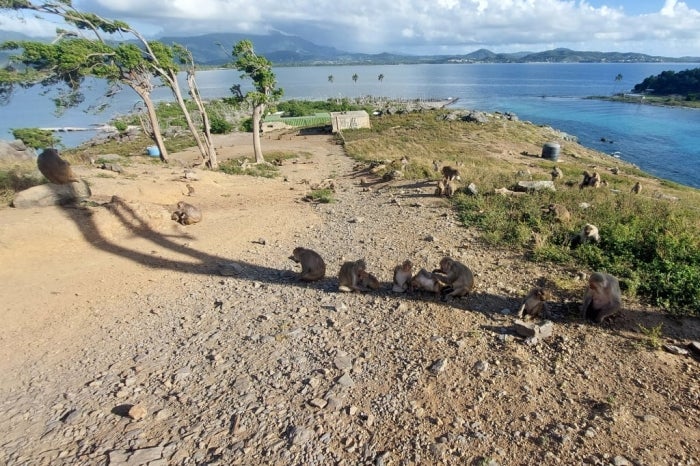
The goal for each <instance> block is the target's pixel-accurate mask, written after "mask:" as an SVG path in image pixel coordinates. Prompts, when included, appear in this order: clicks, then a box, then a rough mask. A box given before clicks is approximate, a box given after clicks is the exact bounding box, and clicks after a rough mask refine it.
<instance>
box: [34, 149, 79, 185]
mask: <svg viewBox="0 0 700 466" xmlns="http://www.w3.org/2000/svg"><path fill="white" fill-rule="evenodd" d="M36 165H37V168H39V171H40V172H41V174H42V175H44V176H45V177H46V179H47V180H49V181H50V182H52V183H54V184H68V183H77V182H79V181H80V180H79V179H78V177H77V176H76V175H75V173H73V169H72V168H71V166H70V163H68V162H66V161H65V160H63V159H62V158H61V157H60V156H59V155H58V151H57V150H56V149H51V148H49V149H44V150H43V152H42V153H41V154H39V156H38V157H37V159H36Z"/></svg>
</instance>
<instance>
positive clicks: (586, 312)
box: [581, 272, 622, 323]
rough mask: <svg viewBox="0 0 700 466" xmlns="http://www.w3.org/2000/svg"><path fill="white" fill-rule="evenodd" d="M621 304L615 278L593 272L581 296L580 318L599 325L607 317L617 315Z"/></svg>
mask: <svg viewBox="0 0 700 466" xmlns="http://www.w3.org/2000/svg"><path fill="white" fill-rule="evenodd" d="M621 303H622V300H621V298H620V283H619V282H618V280H617V278H615V277H613V276H612V275H610V274H607V273H603V272H593V273H592V274H591V276H590V278H589V279H588V287H587V288H586V292H585V293H584V295H583V304H582V305H581V317H582V318H584V319H587V320H592V321H593V322H596V323H601V322H602V321H603V320H604V319H606V318H607V317H610V316H611V315H614V314H617V312H618V311H619V310H620V305H621Z"/></svg>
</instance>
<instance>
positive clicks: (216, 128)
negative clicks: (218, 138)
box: [209, 115, 233, 134]
mask: <svg viewBox="0 0 700 466" xmlns="http://www.w3.org/2000/svg"><path fill="white" fill-rule="evenodd" d="M209 123H210V128H211V132H212V134H226V133H230V132H231V130H232V129H233V125H232V124H231V123H229V122H228V121H227V120H226V119H225V118H222V117H220V116H219V115H211V116H210V117H209Z"/></svg>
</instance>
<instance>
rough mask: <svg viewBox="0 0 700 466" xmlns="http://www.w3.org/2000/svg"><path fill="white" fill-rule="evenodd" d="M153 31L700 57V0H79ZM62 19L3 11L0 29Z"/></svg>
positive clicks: (42, 29)
mask: <svg viewBox="0 0 700 466" xmlns="http://www.w3.org/2000/svg"><path fill="white" fill-rule="evenodd" d="M73 4H74V6H75V7H76V8H78V9H81V10H83V11H91V12H94V13H98V14H101V15H103V16H105V17H108V18H117V19H121V20H124V21H126V22H128V23H129V24H131V25H132V26H134V27H135V28H137V29H138V30H139V31H141V32H142V33H144V34H146V35H147V36H149V37H157V36H160V35H170V36H172V35H198V34H204V33H208V32H242V33H250V34H266V33H267V32H270V31H279V32H282V33H286V34H292V35H297V36H300V37H302V38H304V39H307V40H310V41H312V42H314V43H316V44H319V45H330V46H334V47H337V48H339V49H342V50H347V51H351V52H367V53H379V52H398V53H408V54H453V53H457V54H461V53H469V52H472V51H474V50H476V49H479V48H487V49H490V50H492V51H494V52H517V51H533V52H539V51H543V50H548V49H552V48H556V47H568V48H572V49H575V50H596V51H604V52H610V51H619V52H640V53H647V54H650V55H663V56H673V57H680V56H688V55H690V56H700V0H694V1H685V2H682V1H676V0H666V1H646V0H645V1H640V0H628V1H626V2H625V1H600V0H599V1H593V0H590V1H573V0H571V1H562V0H370V1H362V0H357V1H348V0H313V1H311V0H286V1H285V0H249V1H229V0H149V1H144V0H74V1H73ZM56 26H57V25H56V24H50V25H47V24H46V23H43V24H42V23H41V22H39V21H36V20H34V19H32V18H29V17H27V18H25V22H23V23H19V22H18V21H17V20H16V19H15V18H14V15H12V14H6V13H5V14H3V16H2V18H0V29H2V30H21V31H22V32H25V33H30V34H33V35H38V34H42V35H51V34H52V33H53V31H54V30H55V28H56Z"/></svg>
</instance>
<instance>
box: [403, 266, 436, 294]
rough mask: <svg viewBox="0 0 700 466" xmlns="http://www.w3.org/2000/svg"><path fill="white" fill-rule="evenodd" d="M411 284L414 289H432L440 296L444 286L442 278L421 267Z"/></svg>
mask: <svg viewBox="0 0 700 466" xmlns="http://www.w3.org/2000/svg"><path fill="white" fill-rule="evenodd" d="M410 286H411V289H412V290H424V291H432V292H433V293H435V296H436V297H437V296H440V294H441V293H442V290H443V288H444V286H443V284H442V283H440V280H438V278H437V277H436V276H435V274H432V273H430V272H428V271H427V270H425V269H420V270H419V271H418V273H417V274H416V275H415V276H414V277H413V278H411V285H410Z"/></svg>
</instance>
